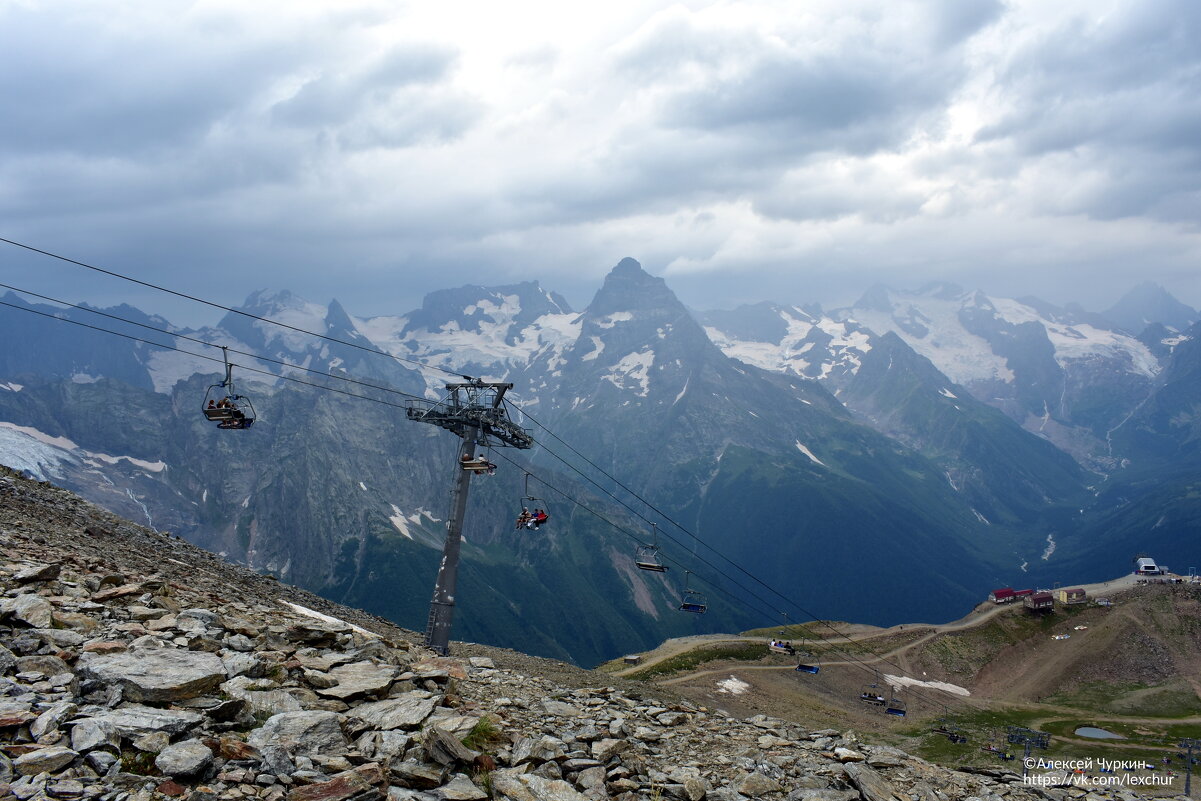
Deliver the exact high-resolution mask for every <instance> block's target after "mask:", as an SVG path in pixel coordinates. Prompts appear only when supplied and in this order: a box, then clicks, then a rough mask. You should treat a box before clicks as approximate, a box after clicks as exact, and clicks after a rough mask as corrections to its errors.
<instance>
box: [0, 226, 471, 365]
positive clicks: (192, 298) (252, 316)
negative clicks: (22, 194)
mask: <svg viewBox="0 0 1201 801" xmlns="http://www.w3.org/2000/svg"><path fill="white" fill-rule="evenodd" d="M0 242H2V243H4V244H7V245H13V246H14V247H18V248H24V249H25V250H28V251H31V252H33V253H39V254H41V255H43V256H49V257H50V258H52V259H58V260H59V261H64V262H67V263H68V264H74V265H77V266H79V267H83V268H85V269H88V270H94V271H96V272H98V273H103V274H104V275H109V276H112V277H113V278H120V279H121V280H122V281H129V282H131V283H134V284H138V285H139V286H144V287H147V288H149V289H154V290H157V291H159V292H166V293H167V294H168V295H174V296H175V297H177V298H183V299H184V300H190V301H192V302H194V303H202V304H204V305H205V306H211V307H213V308H214V309H221V310H222V311H226V312H230V313H232V314H240V315H242V316H243V317H249V318H250V319H252V320H258V321H259V322H261V323H270V324H271V325H278V326H279V327H280V328H286V329H288V330H289V331H295V332H296V333H298V334H307V335H308V336H311V337H317V338H318V339H324V340H325V341H327V342H334V343H337V344H339V345H345V346H347V347H350V348H358V349H359V350H362V351H366V352H368V353H374V354H377V355H379V356H384V357H386V358H389V359H393V360H395V361H401V362H408V363H410V364H415V365H417V366H418V367H421V368H424V369H426V370H437V371H439V372H443V373H446V374H447V375H453V376H455V377H456V378H463V379H466V380H468V381H470V380H471V378H472V377H471V376H469V375H463V374H462V373H457V372H455V371H454V370H447V369H446V368H445V367H438V366H437V365H433V364H426V363H425V362H422V361H419V360H417V359H409V358H406V357H404V356H394V355H392V354H391V353H385V352H384V351H381V350H376V349H375V348H369V347H367V346H366V345H360V344H358V343H356V342H347V341H346V340H344V339H338V338H337V337H331V336H328V335H326V334H319V333H317V332H316V331H308V330H305V329H303V328H298V327H296V326H294V325H288V324H287V323H282V322H280V321H279V320H272V319H270V318H269V317H260V316H259V315H257V314H251V313H250V312H248V311H242V310H241V309H235V308H233V307H232V306H224V305H222V304H220V303H214V302H213V301H211V300H205V299H204V298H198V297H196V296H195V295H189V294H187V293H185V292H177V291H176V290H174V289H168V288H167V287H164V286H159V285H158V284H152V283H150V282H149V281H143V280H141V279H138V278H133V277H132V276H128V275H123V274H121V273H119V272H116V271H115V270H106V269H104V268H103V267H97V266H95V265H92V264H88V263H86V262H82V261H77V260H76V259H72V258H68V257H66V256H60V255H59V254H57V253H51V252H50V251H48V250H42V249H41V248H35V247H33V246H32V245H26V244H23V243H21V242H17V241H15V240H12V239H5V238H4V237H0Z"/></svg>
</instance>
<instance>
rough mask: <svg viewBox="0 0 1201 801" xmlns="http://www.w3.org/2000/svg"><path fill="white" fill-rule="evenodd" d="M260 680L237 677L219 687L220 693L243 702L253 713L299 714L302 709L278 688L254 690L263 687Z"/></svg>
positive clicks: (290, 696)
mask: <svg viewBox="0 0 1201 801" xmlns="http://www.w3.org/2000/svg"><path fill="white" fill-rule="evenodd" d="M263 684H264V682H263V681H262V680H260V679H250V678H247V677H245V676H237V677H235V678H232V679H230V680H229V681H227V682H225V683H223V684H222V685H221V691H222V692H223V693H225V694H226V695H228V696H229V697H230V698H236V699H238V700H239V701H243V702H245V704H246V706H247V707H249V708H250V711H251V712H253V713H260V714H264V715H278V714H280V713H283V712H300V711H301V710H302V709H303V707H302V706H301V704H300V702H299V701H297V700H296V698H295V697H294V696H292V695H291V694H290V693H288V692H287V691H286V690H282V689H279V688H275V689H268V690H256V689H252V688H254V687H259V686H263Z"/></svg>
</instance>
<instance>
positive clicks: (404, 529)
mask: <svg viewBox="0 0 1201 801" xmlns="http://www.w3.org/2000/svg"><path fill="white" fill-rule="evenodd" d="M389 505H390V506H391V507H392V516H391V517H389V518H388V519H389V520H391V521H392V525H394V526H396V530H397V531H399V532H400V533H401V535H402V536H404V537H407V538H408V539H413V535H412V534H410V533H409V521H408V519H407V518H406V517H405V513H404V512H402V511H400V507H399V506H397V505H396V504H394V503H393V504H389ZM414 522H416V521H414Z"/></svg>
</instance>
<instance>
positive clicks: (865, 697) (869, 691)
mask: <svg viewBox="0 0 1201 801" xmlns="http://www.w3.org/2000/svg"><path fill="white" fill-rule="evenodd" d="M859 700H860V701H863V702H864V703H865V704H871V705H872V706H884V705H885V704H886V703H888V699H887V698H885V697H884V694H883V693H882V692H880V671H878V670H877V671H876V680H875V681H873V682H872V683H871V684H865V685H863V688H862V689H860V691H859Z"/></svg>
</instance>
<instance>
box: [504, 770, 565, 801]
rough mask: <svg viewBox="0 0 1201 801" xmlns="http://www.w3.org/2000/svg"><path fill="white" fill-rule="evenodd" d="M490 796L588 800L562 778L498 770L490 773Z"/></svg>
mask: <svg viewBox="0 0 1201 801" xmlns="http://www.w3.org/2000/svg"><path fill="white" fill-rule="evenodd" d="M492 797H493V798H496V799H499V800H500V801H589V799H588V796H586V795H584V794H583V793H581V792H579V791H577V790H576V789H575V788H574V787H572V786H571V785H570V784H568V783H567V782H565V781H563V780H562V779H544V778H543V777H541V776H535V775H533V774H532V773H515V772H513V771H507V770H498V771H495V772H494V773H493V774H492Z"/></svg>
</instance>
